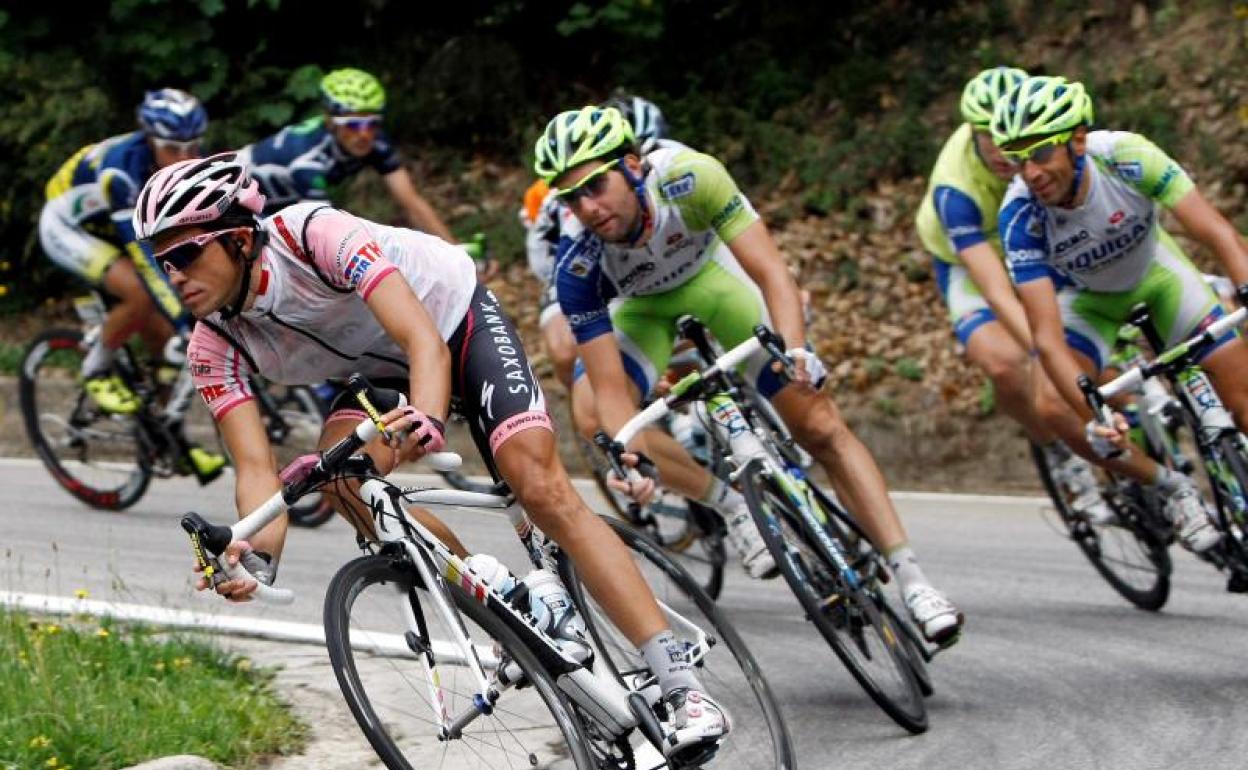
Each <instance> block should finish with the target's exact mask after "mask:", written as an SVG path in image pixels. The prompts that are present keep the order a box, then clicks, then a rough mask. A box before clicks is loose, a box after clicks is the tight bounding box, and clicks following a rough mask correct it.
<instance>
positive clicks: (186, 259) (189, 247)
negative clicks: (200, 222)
mask: <svg viewBox="0 0 1248 770" xmlns="http://www.w3.org/2000/svg"><path fill="white" fill-rule="evenodd" d="M237 229H238V228H236V227H231V228H229V229H228V230H216V231H214V232H211V233H200V234H199V235H192V236H191V237H189V238H186V239H184V240H181V241H178V242H177V243H175V244H173V245H171V246H168V247H166V248H164V249H162V250H161V251H159V252H157V253H156V254H154V255H153V257H154V258H155V260H156V262H157V263H158V264H159V265H160V267H161V269H162V270H164V271H165V274H166V275H168V274H169V273H171V272H173V271H174V270H176V271H178V272H182V271H183V270H186V268H187V267H188V266H189V265H190V264H191V263H192V262H194V261H195V260H197V259H199V255H200V254H203V253H204V248H205V247H207V246H208V244H210V243H212V242H213V241H217V240H220V239H222V238H224V237H225V236H227V235H229V234H230V233H232V232H234V231H235V230H237Z"/></svg>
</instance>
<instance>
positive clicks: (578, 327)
mask: <svg viewBox="0 0 1248 770" xmlns="http://www.w3.org/2000/svg"><path fill="white" fill-rule="evenodd" d="M601 250H602V241H600V240H598V239H597V238H593V237H584V238H577V239H575V240H573V239H572V238H567V237H564V238H562V239H560V242H559V250H558V252H557V253H556V256H555V276H554V280H555V286H556V289H555V292H556V294H557V296H558V298H559V309H560V310H561V311H562V312H563V315H564V317H565V318H567V319H568V325H569V326H570V327H572V334H573V336H575V337H576V343H577V344H578V345H583V344H585V343H586V342H589V341H590V340H592V339H594V338H595V337H599V336H601V335H603V334H608V333H610V332H611V330H612V329H613V328H614V327H612V325H611V314H610V313H609V312H608V311H607V302H608V301H609V300H610V299H611V297H610V296H604V292H603V288H602V284H603V281H602V266H601Z"/></svg>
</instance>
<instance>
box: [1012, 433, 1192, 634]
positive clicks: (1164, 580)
mask: <svg viewBox="0 0 1248 770" xmlns="http://www.w3.org/2000/svg"><path fill="white" fill-rule="evenodd" d="M1031 457H1032V460H1033V461H1034V462H1035V465H1036V471H1037V472H1038V473H1039V474H1040V482H1041V483H1042V484H1043V485H1044V489H1045V491H1046V492H1048V495H1049V499H1050V500H1052V501H1053V507H1054V508H1055V509H1056V510H1057V515H1058V516H1060V517H1061V519H1062V523H1063V524H1064V525H1065V526H1066V530H1067V532H1069V533H1070V539H1071V540H1074V541H1075V545H1077V546H1079V550H1080V551H1082V552H1083V555H1084V556H1086V557H1087V559H1088V561H1090V562H1091V563H1092V566H1093V567H1094V568H1095V569H1096V571H1097V572H1098V573H1099V574H1100V576H1101V577H1102V578H1104V579H1105V582H1106V583H1109V585H1110V587H1111V588H1113V589H1114V590H1115V591H1117V592H1118V594H1119V595H1120V596H1122V598H1124V599H1126V600H1127V601H1129V602H1131V603H1132V604H1134V605H1135V606H1136V607H1139V608H1140V609H1142V610H1149V611H1150V612H1155V611H1157V610H1159V609H1161V608H1162V607H1163V606H1164V605H1165V603H1166V600H1167V599H1169V598H1170V572H1171V570H1172V565H1171V562H1170V554H1169V553H1168V552H1167V550H1166V540H1165V539H1164V538H1163V537H1162V536H1161V534H1160V532H1158V531H1155V528H1153V527H1150V526H1149V525H1148V523H1147V522H1149V521H1151V520H1152V517H1150V516H1149V512H1148V510H1147V505H1146V504H1145V503H1144V502H1143V501H1136V500H1131V499H1130V497H1129V496H1127V495H1124V494H1121V493H1118V492H1117V491H1116V490H1115V494H1112V495H1110V496H1109V498H1108V502H1109V503H1110V505H1111V506H1112V507H1113V508H1114V511H1115V513H1116V514H1117V517H1116V521H1115V522H1114V523H1113V524H1108V525H1104V526H1098V525H1093V524H1091V523H1089V522H1088V521H1087V519H1085V518H1084V517H1082V516H1079V515H1078V514H1077V513H1075V511H1074V510H1073V509H1072V508H1071V507H1070V503H1069V502H1068V501H1067V500H1066V496H1065V495H1064V494H1063V493H1062V491H1061V490H1060V489H1058V486H1057V482H1056V481H1055V480H1054V478H1053V474H1052V472H1051V471H1050V470H1049V463H1048V459H1047V458H1046V457H1045V455H1044V450H1043V449H1041V448H1040V447H1038V446H1036V445H1034V444H1033V445H1032V447H1031Z"/></svg>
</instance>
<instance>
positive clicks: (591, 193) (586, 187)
mask: <svg viewBox="0 0 1248 770" xmlns="http://www.w3.org/2000/svg"><path fill="white" fill-rule="evenodd" d="M620 160H621V159H620V158H616V159H615V160H613V161H611V162H610V163H604V164H602V165H601V166H599V167H598V168H596V169H594V170H593V172H592V173H590V174H588V175H586V176H585V178H584V179H582V180H581V181H579V182H577V183H576V184H575V185H573V186H572V187H569V188H568V189H566V190H560V191H558V192H557V193H555V194H556V195H557V196H558V197H559V199H560V200H562V201H563V202H564V203H567V204H568V205H569V206H571V205H573V204H575V203H577V202H578V201H580V200H581V199H582V198H597V197H598V196H599V195H602V194H603V193H604V192H606V191H607V181H608V177H607V172H608V171H611V170H612V169H614V168H615V167H616V166H618V165H620Z"/></svg>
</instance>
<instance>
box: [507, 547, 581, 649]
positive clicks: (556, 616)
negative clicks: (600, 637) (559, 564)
mask: <svg viewBox="0 0 1248 770" xmlns="http://www.w3.org/2000/svg"><path fill="white" fill-rule="evenodd" d="M521 582H523V583H524V585H525V587H526V588H527V589H528V593H529V614H530V615H532V616H533V620H534V621H535V622H536V623H537V627H538V628H540V629H541V630H542V631H545V632H546V633H547V634H549V635H550V636H551V638H553V639H555V641H556V642H557V643H558V645H559V649H561V650H563V651H564V652H565V653H567V654H568V655H569V656H571V657H572V658H573V659H575V660H578V661H582V662H583V661H585V660H587V659H588V658H589V643H588V642H587V641H586V640H587V639H588V638H589V635H588V633H587V631H586V630H585V621H583V620H582V619H581V616H580V615H579V614H577V612H576V605H575V604H573V603H572V597H571V596H570V595H569V594H568V589H566V588H564V587H563V582H562V581H560V580H559V576H558V575H556V574H555V573H553V572H551V571H550V570H545V569H535V570H533V571H532V572H530V573H529V574H527V575H525V576H524V580H523V581H521Z"/></svg>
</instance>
